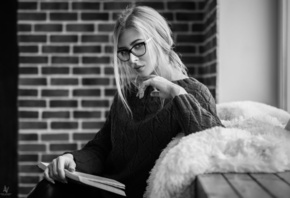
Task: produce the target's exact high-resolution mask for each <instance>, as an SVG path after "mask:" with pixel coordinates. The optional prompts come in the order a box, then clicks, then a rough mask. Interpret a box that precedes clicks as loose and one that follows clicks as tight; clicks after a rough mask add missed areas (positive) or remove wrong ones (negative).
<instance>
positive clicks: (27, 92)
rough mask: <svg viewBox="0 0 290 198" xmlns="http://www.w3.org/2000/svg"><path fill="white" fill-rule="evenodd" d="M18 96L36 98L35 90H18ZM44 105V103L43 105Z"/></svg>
mask: <svg viewBox="0 0 290 198" xmlns="http://www.w3.org/2000/svg"><path fill="white" fill-rule="evenodd" d="M18 96H21V97H22V96H24V97H25V96H26V97H28V96H37V90H36V89H18ZM44 104H45V103H44Z"/></svg>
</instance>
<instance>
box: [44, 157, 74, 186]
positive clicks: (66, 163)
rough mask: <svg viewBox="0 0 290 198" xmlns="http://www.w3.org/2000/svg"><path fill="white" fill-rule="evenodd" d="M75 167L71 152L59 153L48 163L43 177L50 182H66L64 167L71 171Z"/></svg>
mask: <svg viewBox="0 0 290 198" xmlns="http://www.w3.org/2000/svg"><path fill="white" fill-rule="evenodd" d="M75 168H76V163H75V162H74V160H73V155H72V154H65V155H61V156H59V157H57V158H55V159H54V160H52V162H51V163H50V164H49V165H48V167H47V168H46V169H45V171H44V178H45V179H46V180H47V181H49V182H51V183H53V184H54V183H55V182H54V181H55V180H57V181H60V182H62V183H67V181H66V179H65V172H64V169H67V170H69V171H71V172H73V171H74V170H75Z"/></svg>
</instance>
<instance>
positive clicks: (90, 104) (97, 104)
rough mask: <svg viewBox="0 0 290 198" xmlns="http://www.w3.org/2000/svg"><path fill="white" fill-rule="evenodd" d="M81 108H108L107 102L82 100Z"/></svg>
mask: <svg viewBox="0 0 290 198" xmlns="http://www.w3.org/2000/svg"><path fill="white" fill-rule="evenodd" d="M81 103H82V107H109V104H110V102H109V100H82V102H81Z"/></svg>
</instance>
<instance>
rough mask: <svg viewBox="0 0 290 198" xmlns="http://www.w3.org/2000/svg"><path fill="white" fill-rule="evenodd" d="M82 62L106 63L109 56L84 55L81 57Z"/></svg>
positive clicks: (108, 60) (108, 61)
mask: <svg viewBox="0 0 290 198" xmlns="http://www.w3.org/2000/svg"><path fill="white" fill-rule="evenodd" d="M82 62H83V63H84V64H101V63H104V64H106V63H107V64H108V63H110V57H107V56H101V57H96V56H93V57H89V56H85V57H82Z"/></svg>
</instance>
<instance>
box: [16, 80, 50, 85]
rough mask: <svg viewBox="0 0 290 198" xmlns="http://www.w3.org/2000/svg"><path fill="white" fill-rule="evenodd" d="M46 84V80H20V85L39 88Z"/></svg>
mask: <svg viewBox="0 0 290 198" xmlns="http://www.w3.org/2000/svg"><path fill="white" fill-rule="evenodd" d="M46 84H47V83H46V78H19V85H29V86H39V85H46Z"/></svg>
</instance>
